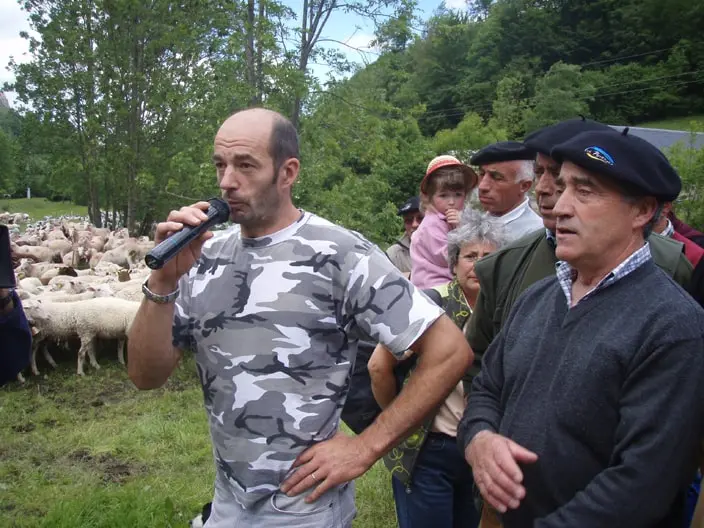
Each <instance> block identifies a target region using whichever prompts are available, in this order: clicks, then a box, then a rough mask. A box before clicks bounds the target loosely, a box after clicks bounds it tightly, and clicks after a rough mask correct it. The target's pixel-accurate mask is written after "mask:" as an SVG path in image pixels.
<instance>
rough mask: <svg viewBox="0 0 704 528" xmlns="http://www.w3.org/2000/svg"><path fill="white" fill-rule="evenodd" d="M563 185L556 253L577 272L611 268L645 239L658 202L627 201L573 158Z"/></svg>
mask: <svg viewBox="0 0 704 528" xmlns="http://www.w3.org/2000/svg"><path fill="white" fill-rule="evenodd" d="M560 176H561V177H562V180H563V181H564V184H565V189H564V191H563V192H562V194H561V196H560V198H559V199H558V200H557V203H556V204H555V207H554V208H553V211H552V212H553V214H554V215H555V218H556V230H555V235H556V238H557V248H556V250H555V255H556V256H557V258H558V259H560V260H565V261H567V262H568V263H569V264H570V265H571V266H572V267H574V268H576V269H577V270H578V271H579V270H580V268H581V269H584V270H599V269H601V268H605V267H606V268H609V269H612V268H613V267H615V266H616V265H617V264H618V263H619V262H621V261H622V260H623V258H624V257H626V256H627V253H628V252H629V250H632V248H633V244H635V243H636V242H638V240H639V239H640V241H641V242H642V232H643V228H644V227H645V225H646V224H647V222H648V220H649V219H650V218H651V217H652V214H653V211H654V206H653V207H649V206H647V205H646V204H640V205H639V204H632V203H629V202H627V201H626V200H625V199H624V197H623V196H622V194H621V193H620V191H619V190H618V188H616V187H615V186H614V185H613V184H612V183H611V182H609V181H607V180H606V179H604V178H601V177H599V176H597V175H595V174H593V173H591V172H588V171H586V170H584V169H582V168H580V167H578V166H577V165H574V164H573V163H570V162H565V163H563V164H562V167H561V169H560Z"/></svg>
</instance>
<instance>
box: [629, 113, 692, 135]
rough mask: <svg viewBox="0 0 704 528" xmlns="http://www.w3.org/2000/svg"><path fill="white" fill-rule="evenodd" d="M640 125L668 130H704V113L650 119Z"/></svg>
mask: <svg viewBox="0 0 704 528" xmlns="http://www.w3.org/2000/svg"><path fill="white" fill-rule="evenodd" d="M638 126H639V127H644V128H664V129H666V130H684V131H690V130H692V129H693V130H694V131H695V132H704V115H695V116H690V117H676V118H673V119H665V120H663V121H649V122H647V123H640V124H639V125H638Z"/></svg>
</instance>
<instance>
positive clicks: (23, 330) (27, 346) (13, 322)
mask: <svg viewBox="0 0 704 528" xmlns="http://www.w3.org/2000/svg"><path fill="white" fill-rule="evenodd" d="M12 301H13V302H14V305H15V308H14V309H13V310H12V311H11V312H10V313H9V314H7V315H0V385H4V384H5V383H7V382H8V381H12V380H14V379H15V378H16V377H17V374H18V373H19V372H21V371H22V370H24V369H25V368H26V367H27V365H29V361H30V353H31V349H32V334H31V333H30V330H29V324H28V323H27V318H26V317H25V315H24V310H23V309H22V304H21V302H20V299H19V297H17V294H16V293H14V292H13V293H12Z"/></svg>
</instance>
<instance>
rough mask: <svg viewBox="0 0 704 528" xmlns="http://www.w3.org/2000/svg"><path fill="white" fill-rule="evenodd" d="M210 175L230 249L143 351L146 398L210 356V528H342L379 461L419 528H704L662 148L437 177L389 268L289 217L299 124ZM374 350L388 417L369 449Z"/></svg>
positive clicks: (690, 295)
mask: <svg viewBox="0 0 704 528" xmlns="http://www.w3.org/2000/svg"><path fill="white" fill-rule="evenodd" d="M213 162H214V165H215V171H216V174H217V182H218V185H219V187H220V189H221V191H222V195H223V198H225V199H226V200H227V202H228V204H229V206H230V212H231V220H232V221H233V226H232V227H230V228H228V229H226V230H224V231H221V232H218V233H217V234H214V233H212V232H206V233H204V234H202V235H201V236H200V237H199V238H197V239H196V240H194V241H193V242H191V243H190V244H189V245H188V246H187V247H186V248H184V249H183V250H182V251H181V252H180V253H179V254H178V255H177V256H176V257H175V258H174V259H172V260H171V261H169V262H168V263H166V265H165V266H164V267H163V268H161V269H158V270H154V271H152V272H151V274H150V276H149V278H148V279H147V280H146V281H145V283H144V285H143V293H144V300H143V301H142V304H141V306H140V309H139V312H138V314H137V317H136V318H135V322H134V324H133V325H132V328H131V330H130V334H129V342H128V372H129V376H130V378H131V379H132V381H133V382H134V384H135V385H136V386H137V387H139V388H140V389H152V388H156V387H160V386H162V385H163V384H164V383H165V381H166V380H167V379H168V377H169V376H170V375H171V373H172V372H173V370H174V368H175V367H176V366H177V364H178V362H179V361H180V359H181V357H182V356H183V354H184V353H192V354H194V357H195V359H196V362H197V372H198V376H199V378H200V382H201V384H202V387H203V395H204V404H205V410H206V414H207V416H208V422H209V426H210V433H211V440H212V447H213V456H214V460H215V466H216V479H215V489H214V498H213V501H212V504H211V505H210V508H208V512H209V513H208V518H207V519H206V524H205V526H206V527H207V528H224V527H228V528H229V527H233V526H258V527H268V526H271V527H280V526H289V527H290V528H299V527H300V528H303V527H320V528H348V527H349V526H351V523H352V520H353V519H354V517H355V514H356V506H355V498H354V479H356V478H357V477H359V476H360V475H362V474H364V473H365V472H366V471H367V470H368V469H369V468H370V467H371V466H372V465H373V464H374V463H375V462H377V461H378V460H380V459H383V461H384V463H385V465H386V466H387V467H388V469H389V471H390V475H391V476H390V479H391V484H390V485H391V487H392V490H393V496H394V501H395V505H396V512H397V518H398V523H399V526H400V527H401V528H417V527H429V526H433V527H436V526H437V527H448V528H450V527H452V528H460V527H462V528H465V527H466V528H475V527H477V526H481V527H482V528H489V527H496V526H503V527H504V528H514V527H515V528H522V527H537V528H548V527H564V526H575V527H590V528H591V527H622V526H623V527H625V526H628V527H631V526H632V527H663V528H664V527H678V528H679V527H682V528H684V527H687V526H690V523H691V526H697V527H699V526H700V524H697V523H701V522H702V521H701V520H700V519H699V517H700V516H704V512H699V511H696V512H695V511H694V510H695V502H696V491H695V492H693V491H692V490H693V489H694V490H696V489H697V485H698V477H699V469H698V468H699V466H698V464H699V460H700V456H699V455H700V448H701V445H702V437H703V434H704V408H703V407H704V384H702V383H701V382H700V380H701V379H702V376H703V375H704V310H702V308H701V306H700V303H701V301H702V297H703V295H702V289H703V288H702V284H704V278H702V277H703V276H704V270H703V266H704V263H702V261H703V259H702V255H704V249H703V248H702V245H701V244H702V237H703V236H704V235H701V233H699V232H697V231H696V230H694V229H693V228H691V227H689V226H686V224H684V223H682V222H681V221H680V220H679V219H677V217H676V216H675V214H674V212H673V203H675V202H676V199H677V198H678V195H679V193H680V191H681V188H682V184H681V181H680V178H679V176H678V174H677V172H676V171H675V169H674V168H673V167H672V166H671V165H670V163H669V162H668V160H667V158H666V157H665V156H664V155H663V154H662V153H661V152H660V151H659V150H658V149H657V148H655V147H654V146H652V145H651V144H649V143H647V142H646V141H643V140H641V139H640V138H638V137H635V136H634V135H632V134H630V133H629V132H628V129H626V130H624V131H623V132H617V131H615V130H613V129H611V128H610V127H608V126H606V125H602V124H600V123H597V122H594V121H590V120H587V119H584V118H581V119H572V120H568V121H564V122H561V123H557V124H555V125H552V126H549V127H546V128H543V129H541V130H538V131H535V132H533V133H532V134H530V135H529V136H528V137H526V138H524V140H523V141H520V142H519V141H508V142H500V143H495V144H492V145H487V146H486V147H485V148H483V149H481V150H479V151H478V152H476V153H475V154H474V155H473V156H472V158H471V159H470V160H468V161H467V163H464V162H462V161H461V160H459V159H457V158H456V157H453V156H449V155H442V156H438V157H436V158H434V159H432V160H430V162H429V164H428V168H427V171H426V173H425V175H423V176H422V177H419V186H418V189H419V193H418V196H416V197H411V198H409V199H408V201H407V202H406V203H404V204H403V205H401V207H400V208H399V210H398V213H399V215H400V216H401V217H402V218H403V222H404V228H405V229H404V234H403V236H402V237H401V238H400V239H399V240H398V241H397V242H396V243H394V244H393V245H392V246H391V247H390V248H388V250H387V252H383V251H382V250H380V249H379V248H378V247H377V246H376V245H374V244H372V243H371V242H369V241H368V240H366V239H365V238H364V237H363V236H362V235H360V234H359V233H356V232H352V231H349V230H347V229H344V228H342V227H340V226H338V225H335V224H333V223H331V222H329V221H327V220H325V219H323V218H321V217H319V216H317V215H315V214H313V213H311V212H308V211H302V210H300V209H298V208H297V207H296V206H295V204H294V203H293V201H292V193H291V190H292V187H293V186H294V184H295V182H296V180H297V177H298V175H299V170H300V158H299V152H298V136H297V132H296V130H295V128H294V127H293V126H292V124H291V123H290V122H289V121H288V120H287V119H286V118H285V117H283V116H281V115H280V114H277V113H275V112H272V111H268V110H264V109H250V110H246V111H241V112H237V113H236V114H234V115H232V116H231V117H229V118H228V119H227V120H226V121H225V122H224V123H223V124H222V126H221V127H220V129H219V130H218V132H217V134H216V136H215V141H214V154H213ZM531 189H533V192H534V195H535V199H536V201H537V207H536V208H535V209H537V211H536V210H534V208H533V207H532V206H531V200H530V191H531ZM475 198H476V199H475ZM208 206H209V204H208V203H207V202H198V203H195V204H193V205H190V206H186V207H183V208H181V209H180V210H178V211H176V210H175V211H172V212H171V213H170V214H169V215H168V218H167V219H166V220H165V221H164V222H161V223H159V224H158V225H157V228H156V235H155V241H156V243H159V242H161V241H162V240H164V239H166V238H167V237H168V236H169V235H170V234H172V233H173V232H176V231H178V230H180V229H182V228H183V226H184V225H198V224H200V223H201V222H203V221H205V220H206V214H205V211H206V210H207V208H208ZM0 293H2V292H0ZM8 306H9V308H8ZM13 307H14V305H13V304H11V303H10V304H9V305H6V306H4V307H3V308H2V310H3V313H4V312H7V311H8V310H12V309H13ZM368 342H372V343H374V344H376V348H374V351H373V354H371V358H370V359H369V363H368V373H369V377H370V383H371V394H373V398H374V399H375V400H376V402H377V403H378V406H379V408H380V411H379V412H378V413H377V414H376V415H375V417H374V418H373V420H370V421H369V423H367V424H365V426H364V427H361V428H360V431H359V434H357V435H354V436H350V435H347V434H344V433H342V432H341V431H340V429H339V425H340V418H341V413H342V411H343V408H344V407H345V403H346V401H347V399H348V395H349V393H350V391H355V386H354V384H351V383H350V379H351V374H352V372H353V371H355V369H358V367H359V365H355V363H356V362H357V360H358V359H359V357H362V356H361V355H358V351H359V350H360V349H361V348H362V347H364V346H365V345H364V344H365V343H368ZM401 366H406V367H407V368H405V369H404V370H403V372H404V374H403V377H402V378H401V379H399V375H398V372H399V367H401ZM350 401H352V400H351V399H350ZM702 508H703V509H704V506H702ZM693 517H694V519H693ZM698 519H699V520H698Z"/></svg>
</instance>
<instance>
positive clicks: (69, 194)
mask: <svg viewBox="0 0 704 528" xmlns="http://www.w3.org/2000/svg"><path fill="white" fill-rule="evenodd" d="M23 5H24V6H25V7H26V9H27V10H28V13H29V15H30V19H31V23H32V26H33V29H34V30H35V31H36V32H37V33H38V34H39V35H40V36H41V40H34V39H32V38H31V37H30V36H29V35H26V37H27V38H28V39H30V48H31V54H32V56H33V61H32V62H29V63H27V64H13V65H12V68H13V69H14V72H15V75H16V83H15V84H14V86H13V87H12V88H13V89H14V90H15V91H16V92H17V95H18V99H19V102H20V108H18V109H15V110H11V109H7V108H0V192H2V193H3V194H5V193H9V194H13V195H18V194H19V195H21V194H22V193H23V190H24V188H25V187H27V186H31V188H32V190H33V193H34V194H35V195H39V196H46V197H49V198H50V199H70V200H72V201H75V202H76V203H79V204H85V205H87V206H88V210H89V214H90V217H91V220H92V221H93V222H94V223H95V224H96V225H100V222H101V220H100V214H99V211H101V210H102V211H107V212H108V213H109V214H108V217H109V218H114V219H115V222H116V223H117V222H118V218H122V219H124V222H125V223H126V224H127V226H128V227H129V228H130V229H131V230H133V231H134V232H139V231H140V230H141V231H145V230H148V229H149V227H150V226H151V224H152V222H153V221H155V220H158V219H160V218H161V217H163V216H164V215H165V214H166V212H167V211H168V210H169V209H171V208H173V207H175V206H177V205H178V206H180V205H183V204H184V203H188V202H190V201H192V199H196V198H202V197H207V196H211V195H213V194H216V193H217V188H216V186H215V177H214V171H213V169H212V167H211V164H210V151H211V148H212V138H213V134H214V132H215V130H216V128H217V126H218V125H219V123H220V122H221V121H222V119H223V118H224V117H225V116H227V115H228V114H229V113H231V112H233V111H235V110H238V109H242V108H246V107H248V106H252V105H265V106H267V107H269V108H273V109H276V110H279V111H281V112H282V113H284V114H285V115H287V116H289V117H291V118H292V119H293V120H294V121H295V122H296V124H297V125H298V127H299V130H300V134H301V140H302V155H303V159H302V166H303V171H302V174H301V177H300V181H299V183H298V184H297V186H296V189H295V194H296V202H297V204H298V205H299V206H301V207H303V208H306V209H309V210H312V211H315V212H317V213H319V214H321V215H323V216H326V217H328V218H329V219H331V220H333V221H337V222H340V223H342V224H343V225H346V226H348V227H351V228H353V229H357V230H360V231H362V232H363V233H364V234H366V235H367V236H369V237H370V238H372V239H373V240H375V241H376V242H379V243H387V242H389V241H390V240H391V239H393V237H394V236H395V235H397V234H398V232H399V231H400V224H399V222H398V220H397V219H396V218H395V214H394V213H395V206H394V204H398V203H400V202H401V201H403V200H404V199H405V198H406V197H407V196H409V195H411V194H414V193H415V192H416V189H417V185H418V182H419V181H420V178H421V176H422V174H423V172H424V170H425V165H426V164H427V161H428V160H429V158H430V157H432V156H433V155H435V154H439V153H445V152H454V153H456V154H457V155H458V156H460V157H461V158H464V159H466V158H467V157H468V156H469V154H470V153H471V151H473V150H474V149H477V148H479V147H481V146H483V145H485V144H487V143H489V142H492V141H497V140H501V139H507V138H521V137H523V135H524V134H525V133H527V132H529V131H531V130H534V129H535V128H537V127H540V126H543V125H546V124H550V123H553V122H555V121H557V120H560V119H564V118H569V117H574V116H576V115H580V114H581V115H585V116H589V117H591V118H594V119H597V120H600V121H604V122H607V123H609V124H615V125H616V124H618V125H637V124H640V123H644V122H648V121H655V120H663V119H672V118H688V117H690V116H697V115H702V114H704V95H703V94H704V91H703V90H702V86H703V85H704V34H703V33H702V32H701V28H702V27H704V0H672V1H670V2H664V3H663V2H660V1H656V0H618V1H617V0H589V1H587V0H571V1H568V0H532V1H531V0H496V1H491V0H469V1H468V2H467V7H466V9H465V10H461V11H458V10H447V9H445V8H443V7H442V6H441V7H439V8H438V9H437V10H436V11H435V12H434V14H433V15H432V16H431V17H430V18H429V19H428V20H425V21H422V20H420V19H419V17H418V11H417V6H416V4H415V2H414V1H412V0H353V1H349V2H342V1H339V0H302V2H301V5H300V8H299V9H297V10H294V9H292V8H290V7H288V4H284V3H280V2H276V1H272V0H240V1H238V2H224V1H222V0H198V1H194V2H187V3H182V2H181V3H177V2H170V1H167V0H151V1H149V2H134V1H131V0H62V1H58V0H31V1H27V2H23ZM334 12H346V13H354V14H355V15H357V16H365V17H368V18H369V19H370V20H372V21H373V22H374V24H375V27H376V38H375V41H374V46H375V50H376V52H375V53H376V54H377V55H376V60H375V61H374V62H372V63H371V64H368V65H365V66H363V67H359V66H355V65H354V64H351V63H350V62H349V61H348V59H347V58H346V57H345V55H343V54H342V53H340V52H338V51H334V50H331V49H330V48H329V47H325V41H329V40H332V39H329V38H326V37H324V35H326V34H327V33H326V32H325V24H326V23H327V21H328V19H329V16H330V15H331V14H332V13H334ZM316 62H317V63H325V64H327V65H329V66H331V67H332V68H333V69H334V71H335V72H337V73H338V74H343V73H348V75H347V77H346V78H345V80H338V81H335V80H329V81H327V82H324V81H325V80H322V79H316V78H315V77H314V76H313V74H312V70H311V66H312V65H313V64H314V63H316ZM8 88H9V87H8ZM671 156H672V159H673V161H674V162H675V164H676V165H677V166H678V169H679V170H680V172H681V174H682V176H683V179H685V182H686V184H687V200H685V202H686V203H683V204H682V205H681V209H682V210H683V211H684V212H685V215H686V217H687V218H688V220H690V221H692V222H693V223H695V224H699V225H701V224H702V223H704V211H703V210H702V208H701V207H699V206H698V202H699V201H700V200H698V196H699V189H700V187H701V186H702V184H701V183H700V182H699V179H700V175H701V173H702V171H704V157H703V156H702V155H701V153H700V152H693V151H689V150H687V149H685V148H680V149H678V150H677V152H673V153H671Z"/></svg>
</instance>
